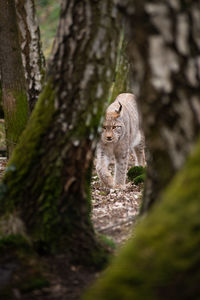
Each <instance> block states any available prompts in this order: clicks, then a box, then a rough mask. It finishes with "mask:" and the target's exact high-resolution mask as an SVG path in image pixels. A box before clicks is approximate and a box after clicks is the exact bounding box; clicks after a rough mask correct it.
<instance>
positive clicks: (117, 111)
mask: <svg viewBox="0 0 200 300" xmlns="http://www.w3.org/2000/svg"><path fill="white" fill-rule="evenodd" d="M118 103H119V109H118V110H115V112H116V113H117V114H118V115H120V112H121V110H122V105H121V103H120V102H119V101H118Z"/></svg>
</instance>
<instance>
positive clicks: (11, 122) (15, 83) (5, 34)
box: [0, 0, 28, 156]
mask: <svg viewBox="0 0 200 300" xmlns="http://www.w3.org/2000/svg"><path fill="white" fill-rule="evenodd" d="M0 27H1V34H0V66H1V83H2V100H3V109H4V116H5V127H6V139H7V148H8V155H9V156H10V155H11V153H12V151H13V149H14V147H15V145H16V143H17V142H18V139H19V137H20V135H21V133H22V131H23V130H24V128H25V125H26V122H27V119H28V105H27V95H26V85H25V78H24V70H23V65H22V60H21V53H20V46H19V40H18V27H17V22H16V12H15V2H14V0H11V1H1V3H0Z"/></svg>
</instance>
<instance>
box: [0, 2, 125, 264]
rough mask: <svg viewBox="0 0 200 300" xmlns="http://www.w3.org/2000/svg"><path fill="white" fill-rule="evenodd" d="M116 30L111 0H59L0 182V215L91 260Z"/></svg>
mask: <svg viewBox="0 0 200 300" xmlns="http://www.w3.org/2000/svg"><path fill="white" fill-rule="evenodd" d="M110 16H111V17H110ZM120 28H121V22H120V18H119V16H118V14H117V10H116V9H115V7H113V4H112V2H111V1H108V0H104V1H101V3H100V2H99V1H92V0H91V1H83V2H82V1H76V2H75V1H73V0H70V1H67V2H66V1H63V3H62V8H61V19H60V23H59V27H58V31H57V36H56V40H55V43H54V47H53V53H52V60H51V62H50V65H49V70H48V77H47V82H46V86H45V88H44V91H43V92H42V94H41V97H40V99H39V101H38V104H37V105H36V108H35V110H34V111H33V113H32V115H31V118H30V121H29V124H28V126H27V128H26V130H25V132H24V134H23V136H22V139H21V143H20V145H18V147H17V148H16V150H15V152H14V155H13V157H12V160H11V161H10V164H9V166H8V168H7V172H6V174H5V177H4V179H3V183H2V185H1V194H2V197H1V215H3V216H4V215H5V212H7V214H10V215H11V216H12V217H13V216H14V218H17V220H18V219H20V220H21V222H23V224H24V225H23V226H21V227H20V228H25V229H26V232H27V235H28V236H29V238H30V239H31V240H32V241H33V242H34V245H35V247H36V248H37V249H38V250H41V249H42V250H43V251H44V250H45V251H47V250H48V251H53V250H62V251H63V250H64V251H69V252H70V251H71V253H72V254H73V258H74V259H82V260H83V262H84V261H87V260H88V261H89V262H90V263H92V262H93V263H96V264H99V263H100V262H102V260H103V259H104V254H103V253H102V252H101V250H99V249H100V247H99V244H98V243H97V242H96V239H95V236H94V230H93V227H92V224H91V221H90V209H91V208H90V205H91V204H90V179H91V170H92V159H93V154H94V150H95V145H96V140H97V131H98V128H99V121H100V119H101V116H102V111H103V110H104V105H105V101H106V99H107V97H108V92H109V87H110V84H111V81H112V78H113V75H114V71H115V63H116V52H117V51H116V50H117V45H118V42H119V41H118V39H119V31H120ZM20 224H21V223H20ZM8 226H9V224H8ZM20 228H19V232H18V233H21V234H23V232H24V230H21V229H20ZM9 232H10V231H9ZM102 254H103V256H102Z"/></svg>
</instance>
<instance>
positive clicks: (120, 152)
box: [96, 93, 145, 188]
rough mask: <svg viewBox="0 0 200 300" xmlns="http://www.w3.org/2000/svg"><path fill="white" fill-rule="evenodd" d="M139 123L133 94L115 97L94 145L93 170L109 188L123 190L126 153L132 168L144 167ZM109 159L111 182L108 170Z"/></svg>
mask: <svg viewBox="0 0 200 300" xmlns="http://www.w3.org/2000/svg"><path fill="white" fill-rule="evenodd" d="M120 106H122V107H121V109H120ZM139 123H140V122H139V113H138V109H137V104H136V100H135V96H134V95H133V94H130V93H123V94H120V95H118V96H117V98H116V99H115V101H114V102H113V103H112V104H111V105H110V106H109V107H108V108H107V110H106V116H105V120H104V123H103V129H102V134H101V139H100V141H99V143H98V145H97V164H96V169H97V173H98V176H99V178H100V179H101V181H102V182H103V183H104V185H106V186H107V187H109V188H118V187H119V188H120V187H122V188H123V187H124V186H125V182H126V173H127V167H128V161H129V155H130V153H133V154H134V155H135V164H136V165H143V166H144V164H145V161H144V137H143V134H142V132H141V129H140V124H139ZM113 158H114V160H115V171H114V178H113V177H112V176H111V174H110V172H109V170H108V167H109V164H110V163H111V161H112V159H113Z"/></svg>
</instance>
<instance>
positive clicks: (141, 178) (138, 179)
mask: <svg viewBox="0 0 200 300" xmlns="http://www.w3.org/2000/svg"><path fill="white" fill-rule="evenodd" d="M145 179H146V174H142V175H139V176H137V177H135V178H134V180H133V182H134V184H135V185H138V184H140V183H144V182H145Z"/></svg>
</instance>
